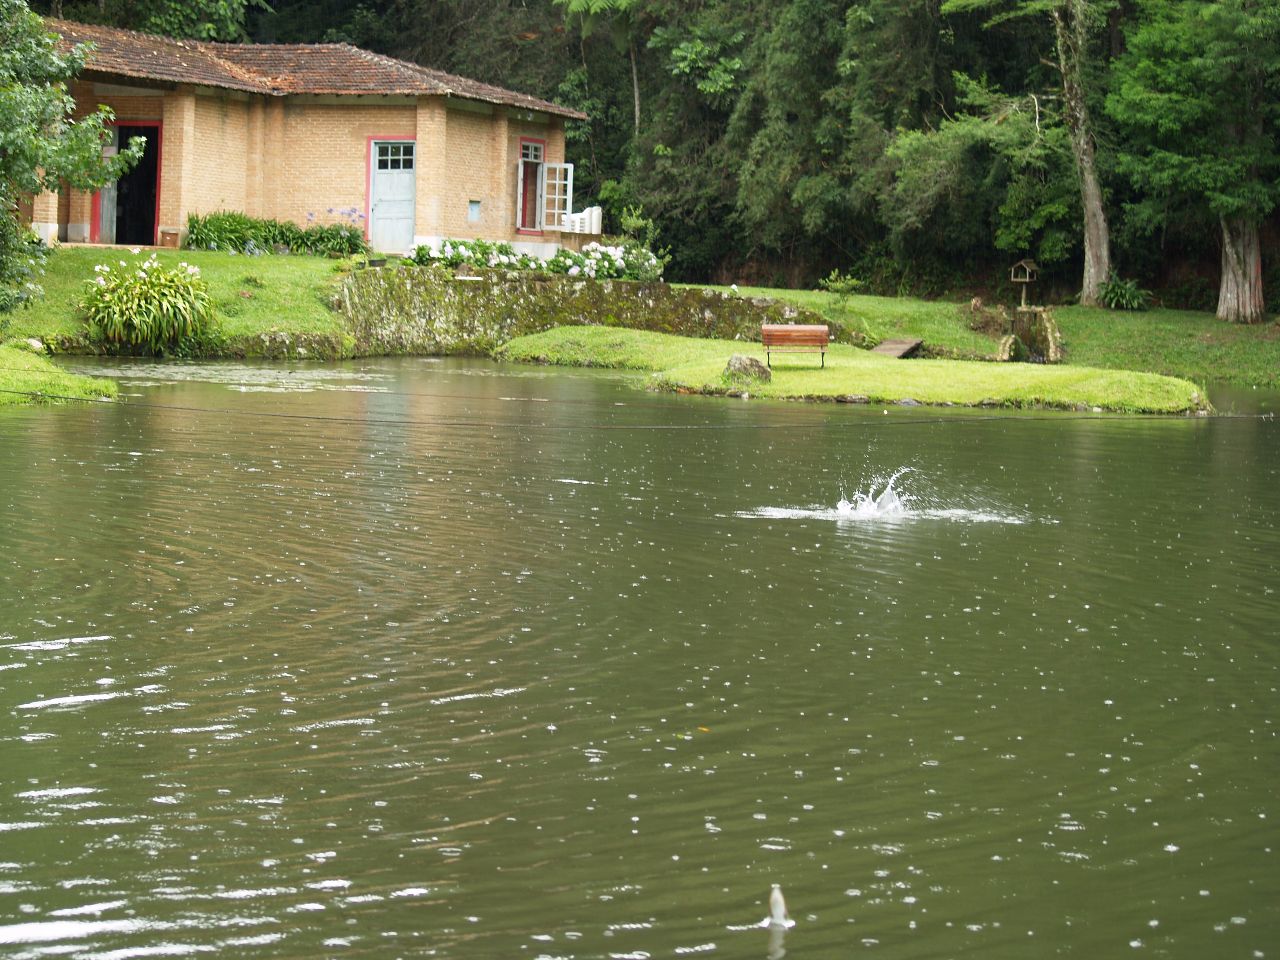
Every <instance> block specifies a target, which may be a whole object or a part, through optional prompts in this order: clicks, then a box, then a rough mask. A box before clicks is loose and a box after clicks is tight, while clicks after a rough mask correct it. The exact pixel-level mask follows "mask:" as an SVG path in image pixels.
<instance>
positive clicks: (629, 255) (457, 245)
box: [412, 240, 662, 280]
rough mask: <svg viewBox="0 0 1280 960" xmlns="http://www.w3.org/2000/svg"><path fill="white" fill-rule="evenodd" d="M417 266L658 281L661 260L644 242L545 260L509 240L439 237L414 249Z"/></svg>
mask: <svg viewBox="0 0 1280 960" xmlns="http://www.w3.org/2000/svg"><path fill="white" fill-rule="evenodd" d="M412 259H413V262H414V263H416V264H418V265H419V266H427V265H428V264H433V263H438V264H443V265H445V266H448V267H460V266H462V265H464V264H465V265H467V266H471V267H481V268H483V267H489V268H492V269H496V270H534V271H545V272H547V273H561V274H565V275H566V276H570V277H583V278H585V279H589V280H658V279H660V278H661V277H662V262H661V261H660V260H659V259H658V258H657V257H656V256H654V255H653V253H652V252H651V251H650V250H649V249H648V248H647V247H645V246H644V245H643V244H640V243H636V242H635V241H633V240H623V241H622V242H621V243H619V244H617V245H606V244H602V243H588V244H587V245H586V246H585V247H583V248H582V252H581V253H577V252H575V251H573V250H566V249H563V248H562V249H560V250H557V251H556V252H555V255H554V256H552V257H551V258H550V259H548V260H542V259H540V258H538V257H534V256H530V255H529V254H527V253H517V252H516V251H515V248H514V247H512V246H511V244H509V243H491V242H489V241H486V240H442V241H441V242H440V244H439V246H434V247H433V246H420V247H418V248H417V249H416V250H414V252H413V257H412Z"/></svg>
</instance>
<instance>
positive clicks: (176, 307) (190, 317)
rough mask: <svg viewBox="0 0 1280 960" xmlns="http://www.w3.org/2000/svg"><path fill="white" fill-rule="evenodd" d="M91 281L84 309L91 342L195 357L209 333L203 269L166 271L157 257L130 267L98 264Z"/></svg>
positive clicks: (185, 267) (181, 266)
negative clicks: (187, 354) (201, 275)
mask: <svg viewBox="0 0 1280 960" xmlns="http://www.w3.org/2000/svg"><path fill="white" fill-rule="evenodd" d="M93 270H94V273H95V274H96V276H94V277H93V278H92V279H90V280H87V281H86V285H87V286H88V288H89V289H88V293H87V294H86V295H85V298H84V300H83V301H82V306H83V308H84V310H85V312H86V314H87V315H88V324H89V336H90V339H92V340H94V341H96V342H98V343H102V344H105V345H107V346H108V347H111V348H115V349H119V348H123V349H125V350H126V351H139V350H140V351H144V352H147V353H152V354H160V353H166V352H169V353H179V354H181V353H190V352H194V351H196V350H198V349H199V348H200V346H201V344H202V343H203V342H204V340H205V338H206V336H207V335H208V330H209V325H210V321H211V320H212V317H213V307H212V305H211V303H210V300H209V291H208V288H207V287H206V286H205V282H204V281H203V280H202V279H201V278H200V268H199V267H194V266H191V265H189V264H187V263H180V264H178V266H177V267H173V268H166V267H163V266H161V265H160V262H159V260H157V259H156V255H155V254H154V253H153V254H151V255H150V256H149V257H147V259H145V260H142V258H141V257H139V258H138V259H137V260H135V261H134V263H133V264H132V265H130V264H129V263H128V262H127V261H125V260H121V261H120V262H119V264H118V265H116V266H112V265H109V264H99V265H98V266H96V267H94V268H93Z"/></svg>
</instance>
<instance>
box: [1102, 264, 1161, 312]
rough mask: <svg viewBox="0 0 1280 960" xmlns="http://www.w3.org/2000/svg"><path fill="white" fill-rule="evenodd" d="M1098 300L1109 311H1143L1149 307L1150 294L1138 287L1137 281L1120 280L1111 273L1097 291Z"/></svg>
mask: <svg viewBox="0 0 1280 960" xmlns="http://www.w3.org/2000/svg"><path fill="white" fill-rule="evenodd" d="M1098 298H1099V299H1100V300H1101V301H1102V303H1103V305H1104V306H1106V307H1107V308H1109V309H1111V310H1145V309H1147V307H1149V306H1151V292H1150V291H1148V290H1143V289H1142V288H1141V287H1140V286H1138V281H1137V280H1121V279H1120V277H1119V276H1117V275H1116V274H1115V273H1112V274H1111V276H1110V277H1108V278H1107V279H1106V280H1105V281H1103V283H1102V286H1101V287H1100V288H1099V290H1098Z"/></svg>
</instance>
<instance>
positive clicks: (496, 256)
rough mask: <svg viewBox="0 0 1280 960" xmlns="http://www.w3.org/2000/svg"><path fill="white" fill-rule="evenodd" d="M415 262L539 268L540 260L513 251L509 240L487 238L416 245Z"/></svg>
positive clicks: (499, 268) (540, 267) (540, 268)
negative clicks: (496, 240)
mask: <svg viewBox="0 0 1280 960" xmlns="http://www.w3.org/2000/svg"><path fill="white" fill-rule="evenodd" d="M411 259H412V260H413V262H414V263H416V264H418V265H419V266H423V267H425V266H427V265H428V264H432V263H439V264H443V265H444V266H446V267H460V266H463V265H464V264H465V265H467V266H470V267H490V268H493V269H496V270H542V269H545V268H544V265H543V262H542V261H541V260H539V259H538V258H537V257H531V256H529V254H527V253H516V250H515V248H514V247H513V246H511V244H509V243H492V242H490V241H488V240H442V241H441V242H440V245H439V246H436V247H432V246H426V245H424V246H420V247H418V248H417V249H415V250H414V251H413V256H412V258H411Z"/></svg>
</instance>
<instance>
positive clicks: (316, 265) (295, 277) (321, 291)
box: [7, 247, 344, 343]
mask: <svg viewBox="0 0 1280 960" xmlns="http://www.w3.org/2000/svg"><path fill="white" fill-rule="evenodd" d="M152 252H153V251H151V250H146V251H143V253H142V254H141V255H140V256H141V257H142V258H145V257H146V256H147V255H149V254H150V253H152ZM154 252H155V253H156V256H157V257H159V259H160V262H161V263H162V264H164V265H165V266H173V265H175V264H177V263H178V262H179V261H186V262H187V263H192V264H195V265H196V266H197V267H199V268H200V272H201V276H202V277H203V278H204V280H205V282H206V283H207V284H208V285H209V294H210V296H211V298H212V299H213V305H214V310H215V312H216V319H215V323H216V324H217V328H218V332H219V333H220V334H221V335H222V336H224V337H225V338H227V339H228V340H229V341H231V342H232V343H235V342H237V341H247V340H249V339H250V338H255V337H260V336H261V335H262V334H263V333H268V332H270V331H273V330H279V331H286V332H288V333H290V334H307V335H319V336H322V337H336V338H341V337H342V336H343V334H344V326H343V323H342V319H341V318H340V317H339V316H338V314H337V313H335V312H334V311H332V310H330V309H329V306H328V303H327V299H328V297H329V296H330V295H331V294H332V292H333V288H334V285H335V284H336V283H337V280H338V276H339V275H338V274H337V273H336V272H335V271H334V269H333V267H334V261H332V260H326V259H323V258H321V257H288V256H285V257H279V256H262V257H247V256H243V255H241V256H236V255H234V254H230V253H215V252H211V251H206V250H157V251H154ZM137 259H139V257H138V256H135V255H134V254H131V253H130V252H129V251H128V250H122V249H118V248H113V249H105V248H103V247H62V248H59V249H57V250H54V251H53V252H52V253H51V254H50V255H49V258H48V260H47V261H46V262H45V275H44V277H43V278H41V283H42V284H43V286H44V290H45V295H44V297H43V298H42V299H40V300H38V301H36V302H35V303H33V304H31V305H30V306H28V307H26V308H24V309H22V310H19V311H17V312H16V313H14V314H12V315H11V323H10V324H9V329H8V331H7V336H9V337H39V338H40V339H41V340H44V341H46V342H48V343H59V342H61V341H63V340H64V339H69V340H71V341H78V340H79V339H80V338H81V337H82V336H83V335H84V332H85V326H84V320H83V318H82V316H81V314H80V309H79V302H80V298H81V296H82V294H83V291H84V284H85V281H86V280H88V279H89V278H91V277H92V276H93V275H94V273H93V268H94V266H95V265H97V264H99V263H113V264H114V263H118V262H119V261H120V260H124V261H126V262H127V263H130V264H131V263H133V262H134V261H135V260H137Z"/></svg>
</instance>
